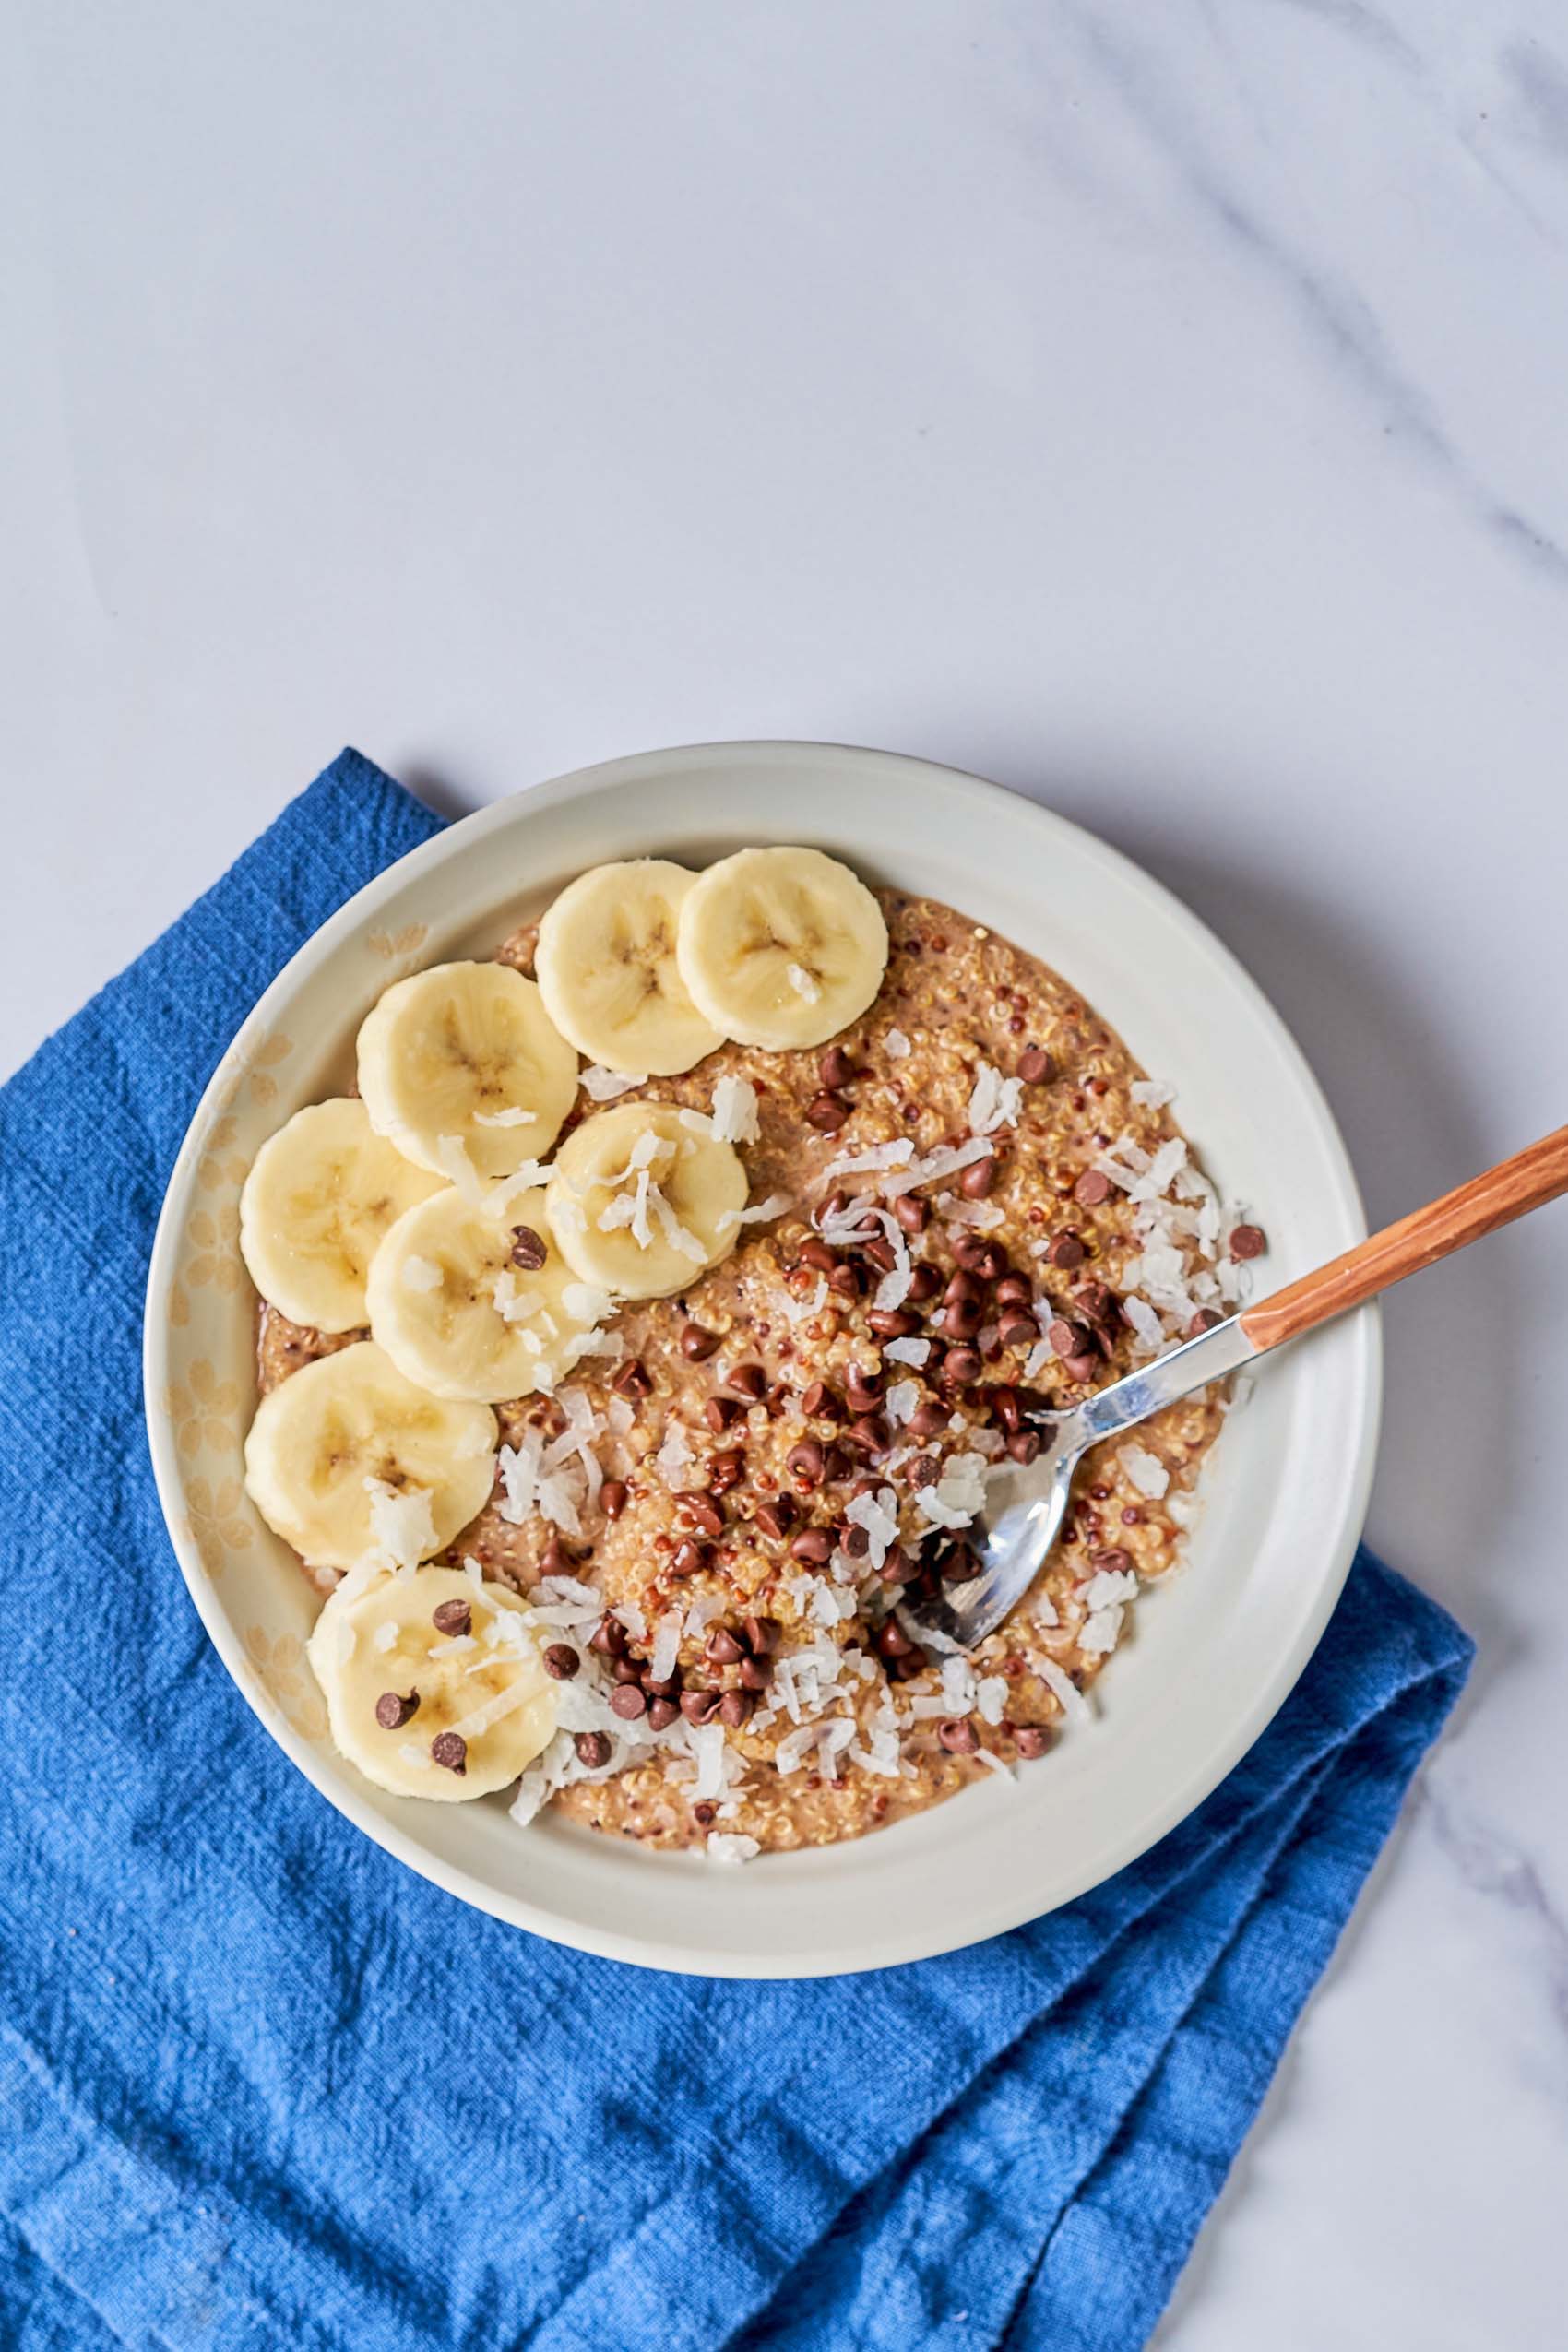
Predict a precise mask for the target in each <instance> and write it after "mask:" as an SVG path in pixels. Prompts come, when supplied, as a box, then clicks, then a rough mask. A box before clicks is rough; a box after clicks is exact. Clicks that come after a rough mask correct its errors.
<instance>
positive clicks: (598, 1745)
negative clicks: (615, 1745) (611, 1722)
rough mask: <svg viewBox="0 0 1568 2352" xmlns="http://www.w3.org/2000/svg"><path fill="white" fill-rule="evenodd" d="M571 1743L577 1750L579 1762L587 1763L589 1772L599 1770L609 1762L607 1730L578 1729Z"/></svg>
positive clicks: (608, 1735)
mask: <svg viewBox="0 0 1568 2352" xmlns="http://www.w3.org/2000/svg"><path fill="white" fill-rule="evenodd" d="M572 1745H573V1746H574V1747H575V1748H576V1752H577V1761H578V1762H579V1764H587V1766H588V1770H589V1771H590V1772H598V1771H600V1769H601V1767H602V1766H603V1765H605V1764H608V1763H609V1762H610V1734H609V1732H608V1731H579V1732H578V1733H577V1735H576V1738H575V1740H573V1742H572Z"/></svg>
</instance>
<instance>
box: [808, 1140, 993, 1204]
mask: <svg viewBox="0 0 1568 2352" xmlns="http://www.w3.org/2000/svg"><path fill="white" fill-rule="evenodd" d="M991 1155H992V1143H991V1139H990V1137H989V1136H987V1135H971V1136H970V1137H969V1138H968V1142H967V1143H962V1144H938V1145H937V1146H936V1148H935V1150H934V1151H928V1152H926V1153H924V1154H923V1155H922V1156H921V1158H919V1159H914V1160H909V1146H908V1145H906V1146H904V1158H905V1160H906V1161H908V1165H905V1166H903V1173H902V1174H901V1175H897V1176H890V1177H889V1178H888V1179H887V1182H885V1184H884V1185H883V1187H882V1189H883V1191H884V1192H885V1194H887V1196H888V1198H889V1199H890V1200H897V1197H898V1196H899V1194H902V1193H912V1192H914V1191H915V1190H916V1189H917V1187H918V1186H920V1185H921V1184H935V1183H939V1182H941V1180H942V1179H943V1178H944V1176H956V1175H957V1173H958V1171H959V1170H960V1169H963V1168H970V1167H972V1166H973V1165H974V1163H975V1161H976V1160H977V1159H989V1158H991ZM895 1164H896V1163H893V1162H889V1163H888V1165H889V1166H892V1165H895ZM897 1164H900V1165H902V1163H897ZM828 1172H829V1174H831V1173H832V1170H829V1171H828Z"/></svg>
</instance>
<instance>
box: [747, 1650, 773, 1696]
mask: <svg viewBox="0 0 1568 2352" xmlns="http://www.w3.org/2000/svg"><path fill="white" fill-rule="evenodd" d="M772 1679H773V1661H772V1659H771V1658H766V1657H743V1658H742V1660H741V1688H742V1691H766V1688H767V1686H768V1684H769V1682H770V1681H772Z"/></svg>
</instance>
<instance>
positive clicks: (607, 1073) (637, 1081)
mask: <svg viewBox="0 0 1568 2352" xmlns="http://www.w3.org/2000/svg"><path fill="white" fill-rule="evenodd" d="M579 1075H580V1077H581V1081H582V1089H583V1092H584V1093H585V1094H586V1095H587V1097H588V1100H589V1101H590V1102H613V1101H614V1099H615V1098H616V1096H617V1095H623V1094H630V1093H631V1091H632V1088H633V1087H646V1086H647V1071H646V1070H640V1071H639V1070H606V1069H605V1068H604V1067H603V1066H602V1065H601V1064H600V1063H598V1062H590V1063H589V1064H588V1068H587V1069H586V1070H584V1071H582V1072H580V1073H579Z"/></svg>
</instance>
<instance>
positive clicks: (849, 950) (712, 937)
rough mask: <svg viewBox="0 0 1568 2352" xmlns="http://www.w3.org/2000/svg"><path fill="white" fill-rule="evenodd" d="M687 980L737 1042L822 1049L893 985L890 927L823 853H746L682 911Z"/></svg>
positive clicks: (679, 944) (851, 877)
mask: <svg viewBox="0 0 1568 2352" xmlns="http://www.w3.org/2000/svg"><path fill="white" fill-rule="evenodd" d="M675 954H676V960H677V962H678V963H679V965H680V968H681V978H682V979H683V980H684V981H685V983H686V987H687V989H688V990H689V991H690V993H691V999H692V1002H693V1004H695V1006H696V1008H697V1010H698V1012H699V1013H700V1014H701V1015H702V1016H703V1017H704V1019H705V1020H709V1021H711V1022H712V1023H713V1025H714V1027H715V1028H718V1029H722V1031H723V1032H724V1035H725V1036H726V1037H728V1038H733V1039H735V1041H736V1043H737V1044H738V1045H760V1046H766V1047H767V1048H768V1049H769V1050H770V1051H774V1052H787V1051H789V1050H790V1048H791V1047H793V1046H806V1045H821V1044H823V1043H824V1042H825V1040H826V1039H828V1038H830V1037H835V1036H837V1033H838V1031H839V1030H840V1029H842V1028H848V1026H849V1023H850V1022H851V1021H853V1020H855V1019H857V1018H858V1017H859V1016H860V1015H861V1013H863V1012H864V1011H865V1009H866V1006H867V1005H868V1004H870V1003H871V1001H872V999H873V997H874V996H875V994H876V992H877V990H878V989H879V988H880V987H881V985H882V975H883V972H884V971H885V968H886V965H887V925H886V924H885V922H884V921H883V919H882V909H881V908H880V907H879V906H878V905H877V903H876V900H875V899H874V898H873V897H872V895H871V892H870V891H869V890H868V889H867V888H866V886H865V885H864V883H863V882H861V879H860V877H859V876H858V875H857V874H853V873H850V872H849V867H848V866H844V865H840V864H839V863H838V861H837V858H826V857H824V856H823V854H822V851H821V850H820V849H740V850H737V851H736V853H735V855H734V856H733V857H732V858H723V859H721V860H720V861H719V864H718V865H714V866H709V867H708V869H707V873H703V874H699V875H698V876H697V879H696V881H695V884H694V885H693V886H692V888H691V889H690V891H689V892H688V893H687V895H686V901H685V904H684V906H683V908H682V909H681V928H680V932H679V935H678V937H677V939H676V943H675Z"/></svg>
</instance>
